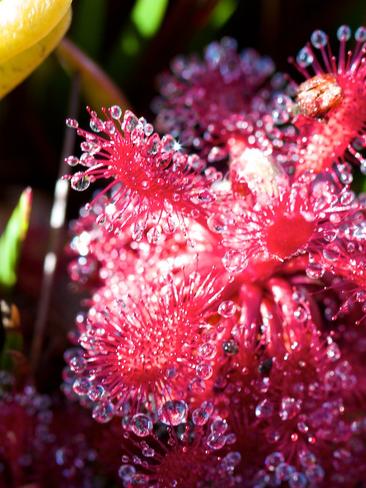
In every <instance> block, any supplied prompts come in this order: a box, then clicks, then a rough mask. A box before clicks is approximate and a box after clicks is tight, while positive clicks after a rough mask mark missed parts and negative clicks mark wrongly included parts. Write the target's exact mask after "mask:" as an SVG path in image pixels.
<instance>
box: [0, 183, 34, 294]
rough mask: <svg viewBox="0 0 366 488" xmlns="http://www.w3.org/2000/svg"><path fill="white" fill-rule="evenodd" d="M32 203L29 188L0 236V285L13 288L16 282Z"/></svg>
mask: <svg viewBox="0 0 366 488" xmlns="http://www.w3.org/2000/svg"><path fill="white" fill-rule="evenodd" d="M31 205H32V190H31V189H30V188H27V189H26V190H24V191H23V193H22V194H21V196H20V199H19V202H18V204H17V206H16V207H15V209H14V211H13V213H12V215H11V216H10V219H9V220H8V223H7V224H6V227H5V230H4V232H3V234H2V235H1V237H0V286H2V287H3V288H11V287H12V286H14V285H15V283H16V279H17V273H16V271H17V264H18V260H19V255H20V251H21V245H22V242H23V241H24V239H25V236H26V234H27V230H28V225H29V218H30V210H31Z"/></svg>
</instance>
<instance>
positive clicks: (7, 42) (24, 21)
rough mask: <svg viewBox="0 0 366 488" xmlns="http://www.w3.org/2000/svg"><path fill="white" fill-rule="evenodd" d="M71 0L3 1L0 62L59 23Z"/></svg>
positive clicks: (0, 6) (26, 47)
mask: <svg viewBox="0 0 366 488" xmlns="http://www.w3.org/2000/svg"><path fill="white" fill-rule="evenodd" d="M71 1H72V0H0V62H1V63H2V62H4V61H5V60H7V59H10V58H12V57H13V56H16V55H17V54H19V53H20V52H22V51H24V50H25V49H28V48H29V47H31V46H33V45H35V44H36V43H38V42H39V41H40V40H41V39H42V38H44V37H45V36H47V35H48V34H49V33H50V32H51V31H52V30H53V29H55V28H56V26H57V25H60V23H61V21H62V20H63V19H64V17H65V15H66V13H67V11H68V10H69V8H70V5H71Z"/></svg>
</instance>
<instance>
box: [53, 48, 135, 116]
mask: <svg viewBox="0 0 366 488" xmlns="http://www.w3.org/2000/svg"><path fill="white" fill-rule="evenodd" d="M57 55H58V57H59V59H60V62H61V64H62V65H63V66H64V67H65V69H66V70H67V71H69V72H71V73H75V74H79V76H80V79H81V87H82V90H83V94H84V96H85V98H86V100H87V102H88V103H89V104H90V105H91V106H92V107H95V108H98V107H102V106H109V105H114V104H117V105H119V106H120V107H121V108H123V109H126V108H128V107H130V104H129V102H128V101H127V99H126V97H125V95H124V94H123V93H122V91H121V90H120V89H119V87H118V86H117V85H116V84H115V83H114V82H113V81H112V80H111V79H110V78H109V76H108V75H107V73H106V72H105V71H103V69H102V68H101V67H100V66H98V65H97V64H96V63H95V62H94V61H93V60H92V59H91V58H89V57H88V56H87V55H86V54H85V53H84V52H83V51H82V50H81V49H79V48H78V47H77V46H76V45H75V44H74V43H73V42H72V41H70V39H64V40H63V41H62V43H61V44H60V46H59V47H58V49H57Z"/></svg>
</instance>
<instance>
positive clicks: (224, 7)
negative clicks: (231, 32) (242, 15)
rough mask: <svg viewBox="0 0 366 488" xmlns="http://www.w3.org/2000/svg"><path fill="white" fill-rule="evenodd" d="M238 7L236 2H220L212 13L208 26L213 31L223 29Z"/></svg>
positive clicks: (222, 0) (235, 0)
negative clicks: (209, 25)
mask: <svg viewBox="0 0 366 488" xmlns="http://www.w3.org/2000/svg"><path fill="white" fill-rule="evenodd" d="M237 6H238V2H237V0H221V2H219V3H218V4H217V6H216V8H215V10H214V11H213V12H212V15H211V19H210V24H211V26H212V27H213V28H214V29H219V28H220V27H223V26H224V25H225V24H226V22H227V21H228V20H229V19H230V17H231V16H232V15H233V13H234V12H235V10H236V8H237Z"/></svg>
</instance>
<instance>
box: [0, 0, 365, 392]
mask: <svg viewBox="0 0 366 488" xmlns="http://www.w3.org/2000/svg"><path fill="white" fill-rule="evenodd" d="M365 23H366V2H365V0H348V1H347V2H345V1H344V0H254V1H248V0H137V1H134V0H74V1H73V21H72V25H71V29H70V31H69V33H68V38H69V39H70V40H71V41H72V42H73V45H72V49H74V47H75V46H76V47H77V48H79V49H81V50H82V52H83V54H80V53H79V52H77V53H76V54H77V55H76V58H77V59H76V61H75V59H73V55H74V54H75V52H74V51H73V50H71V53H70V52H67V53H65V52H64V51H63V50H62V49H61V50H58V51H57V52H56V53H54V54H52V55H51V56H50V57H49V58H48V59H47V60H46V61H45V62H44V63H43V64H42V65H41V66H40V67H39V68H38V69H37V70H36V71H35V72H34V73H33V74H32V75H31V76H30V77H29V78H28V79H27V80H26V81H25V82H24V83H23V84H21V85H20V86H18V87H17V88H16V89H15V90H14V91H13V92H11V93H10V94H9V95H8V96H7V97H5V98H4V99H3V100H1V101H0V141H1V144H0V159H1V166H0V178H1V180H0V181H1V193H0V209H1V212H0V226H1V227H3V226H4V222H5V221H6V219H7V218H8V217H9V214H10V212H11V209H12V208H13V207H14V205H15V202H16V201H17V199H18V198H19V194H20V192H21V191H22V190H23V189H24V188H25V187H26V186H31V187H32V188H33V190H34V199H33V211H32V219H31V227H30V231H29V233H28V237H27V241H26V246H25V249H24V251H23V255H22V261H21V264H20V268H19V270H20V271H19V273H20V274H19V279H18V285H17V288H16V289H15V292H14V296H13V300H14V301H15V302H16V303H17V305H18V308H19V309H20V310H21V314H22V319H23V323H24V324H25V326H26V328H27V330H28V337H30V336H31V332H32V324H33V322H34V317H35V313H36V306H37V301H38V298H39V290H40V283H41V277H42V259H43V256H44V254H45V251H46V248H47V242H48V238H49V236H48V219H49V213H50V208H51V204H52V195H53V189H54V184H55V181H56V178H57V174H58V171H59V164H60V155H61V151H62V146H63V139H64V134H65V118H66V117H67V116H68V115H69V114H68V103H69V102H68V100H69V96H70V90H71V81H72V76H73V74H72V73H75V71H80V72H81V73H82V75H81V76H84V75H85V73H84V75H83V70H84V71H85V70H86V71H87V66H88V62H89V60H92V61H94V62H95V63H97V65H99V67H100V68H101V70H102V72H101V73H99V75H98V76H102V77H103V72H104V73H105V75H107V76H108V77H109V78H110V79H111V80H112V81H113V82H114V83H115V84H116V87H117V90H119V91H120V94H118V91H117V92H114V91H113V90H114V88H113V87H112V88H111V89H110V91H109V93H103V90H102V89H100V87H99V85H98V83H99V81H98V80H97V82H96V84H95V83H94V81H95V80H94V81H93V80H90V78H89V81H90V83H89V88H88V81H86V83H82V84H81V93H80V103H79V104H78V105H79V108H80V116H79V119H80V120H81V124H83V121H84V124H85V123H86V120H87V117H86V114H85V110H84V106H85V105H91V106H92V107H93V108H98V106H100V105H101V104H103V103H106V101H110V100H111V99H113V97H114V95H115V93H117V96H119V97H121V98H123V99H125V100H126V101H127V102H124V103H126V104H128V105H129V106H130V107H132V108H133V110H134V111H135V112H136V113H137V115H144V116H146V117H147V118H148V119H152V113H151V111H150V103H151V100H152V98H153V97H154V95H156V77H157V75H158V74H159V73H160V72H161V71H163V70H164V69H167V68H168V67H169V62H170V60H171V59H172V58H173V57H174V56H175V55H177V54H179V53H189V52H197V53H198V54H201V53H202V50H203V48H204V46H205V45H206V44H207V43H209V42H210V41H212V40H215V39H220V38H221V37H223V36H231V37H234V38H235V39H237V41H238V45H239V48H244V47H253V48H255V49H257V50H258V51H259V52H260V53H261V54H266V55H269V56H271V57H272V58H273V59H274V61H275V64H276V66H277V68H278V69H279V70H282V71H287V70H289V71H290V72H292V70H291V67H289V65H288V62H287V59H288V56H291V55H295V54H296V53H297V52H298V51H299V49H300V48H301V47H302V46H303V45H304V44H305V42H306V41H307V40H308V39H309V36H310V34H311V32H312V31H313V30H315V29H318V28H319V29H323V30H325V31H326V32H328V33H329V34H333V35H334V36H335V31H336V29H337V27H338V26H339V25H340V24H349V25H350V26H351V27H352V28H353V29H355V28H356V27H358V26H359V25H362V24H365ZM80 56H81V57H80ZM292 74H293V75H294V76H295V77H296V74H295V73H294V72H292ZM85 76H86V78H88V76H90V73H89V74H86V75H85ZM84 81H85V80H84ZM95 86H97V88H95ZM102 86H106V87H108V79H107V81H106V80H105V79H104V81H102ZM107 92H108V89H107ZM69 200H70V201H69V206H68V218H73V217H75V216H76V215H77V211H78V208H79V206H80V205H81V204H82V203H85V195H84V194H82V195H79V194H76V192H73V193H72V194H71V195H70V198H69ZM66 239H67V233H66V231H65V234H64V242H66ZM65 259H66V258H65ZM65 259H64V260H61V261H60V262H59V265H58V274H57V282H56V286H55V290H56V293H53V298H52V303H51V309H50V314H49V318H48V322H49V325H51V324H52V326H51V327H48V329H47V330H48V333H47V337H46V345H47V347H46V353H45V354H44V356H43V362H44V363H48V364H49V359H50V358H52V359H53V361H52V365H53V366H52V367H53V368H55V373H56V374H55V376H54V384H55V385H57V384H58V383H59V371H60V369H61V365H62V351H63V349H64V347H65V344H66V331H67V330H68V328H69V327H70V326H71V325H72V321H73V317H74V314H75V312H76V311H77V309H78V307H79V305H78V301H79V298H78V299H76V298H73V297H74V296H73V294H72V293H70V290H69V288H68V285H67V283H68V280H67V274H66V271H65V270H66V264H67V263H66V260H65ZM65 303H67V305H68V306H67V307H65ZM26 337H27V333H26ZM54 358H58V359H57V360H56V361H55V360H54ZM48 373H50V371H48ZM48 384H49V383H48Z"/></svg>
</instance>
